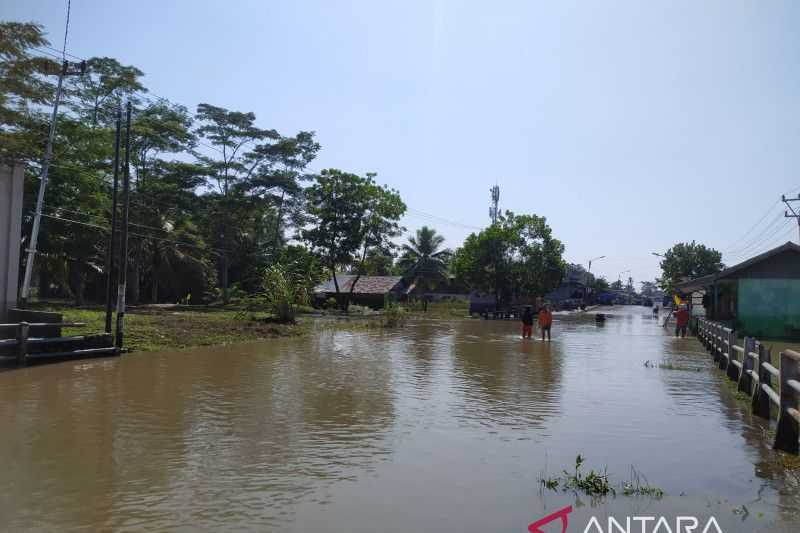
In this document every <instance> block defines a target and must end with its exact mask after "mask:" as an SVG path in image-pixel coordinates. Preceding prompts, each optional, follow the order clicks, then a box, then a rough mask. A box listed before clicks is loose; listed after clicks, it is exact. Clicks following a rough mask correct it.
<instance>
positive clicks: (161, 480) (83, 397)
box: [0, 307, 800, 532]
mask: <svg viewBox="0 0 800 533" xmlns="http://www.w3.org/2000/svg"><path fill="white" fill-rule="evenodd" d="M611 313H613V316H612V317H611V318H610V319H609V320H608V321H607V322H606V323H605V324H604V325H597V324H595V322H594V320H593V316H592V315H591V314H589V315H583V316H558V315H556V320H555V323H554V326H553V340H552V342H551V343H543V342H540V341H538V340H533V341H530V340H528V341H522V340H521V339H520V338H519V337H518V334H519V332H518V327H517V323H516V322H504V321H482V320H460V321H459V320H454V321H415V322H410V323H408V324H407V325H406V327H404V328H402V329H397V330H391V331H377V330H376V331H366V332H356V333H349V332H343V331H320V332H319V334H318V335H313V336H308V337H305V338H297V339H280V340H271V341H265V342H259V343H247V344H240V345H235V346H230V347H224V348H203V349H195V350H186V351H178V352H172V353H164V354H139V355H131V356H126V357H122V358H118V359H113V360H96V361H89V362H78V363H69V364H58V365H50V366H40V367H33V368H27V369H22V370H17V371H11V372H5V373H2V374H0V435H2V437H1V438H0V462H1V464H2V467H3V470H2V474H0V530H4V531H5V530H9V531H17V530H59V531H63V530H68V529H78V528H84V529H85V530H87V531H97V530H115V531H142V530H151V531H197V530H207V531H234V530H236V531H240V530H254V531H278V532H312V531H342V532H351V531H352V532H362V531H363V532H368V531H382V532H395V531H397V532H400V531H402V532H416V531H444V532H450V531H452V532H456V531H458V532H472V531H475V532H494V531H508V532H514V531H517V532H524V531H527V526H528V524H529V523H531V522H533V521H534V520H536V519H538V518H541V517H542V516H544V515H545V514H548V513H549V512H552V511H554V510H557V509H559V508H562V507H564V506H565V505H572V506H573V507H574V509H575V511H574V513H573V515H571V518H570V522H571V523H572V524H574V525H573V526H572V527H571V529H570V531H573V530H575V531H583V529H584V527H585V525H586V523H587V520H588V517H589V516H592V515H595V514H596V515H598V516H605V515H607V514H614V515H622V516H623V517H624V516H625V515H626V514H636V513H638V514H640V515H641V514H642V513H645V514H648V515H655V516H659V515H664V516H667V517H673V518H671V520H673V521H674V516H675V515H676V514H684V515H685V514H694V515H698V516H708V515H709V514H713V515H715V516H716V517H717V519H718V521H719V522H720V524H722V526H723V530H724V531H726V532H728V531H761V530H763V531H774V530H779V529H780V527H783V528H784V529H782V530H786V531H792V530H795V531H796V529H794V528H795V527H796V525H797V524H798V523H800V516H799V515H798V514H797V513H798V503H799V502H800V486H798V481H797V474H796V473H794V472H792V471H787V470H785V469H784V468H783V467H782V463H781V461H782V458H781V455H779V454H778V453H776V452H773V451H772V450H771V449H770V443H771V441H770V439H769V438H765V437H764V431H765V430H766V429H767V426H766V424H764V423H763V422H762V421H761V420H759V419H755V418H753V417H751V416H750V415H749V410H748V409H747V407H746V404H744V403H743V402H741V401H740V400H737V399H736V394H735V391H734V390H733V387H731V386H730V384H729V383H728V382H727V381H726V378H725V376H724V373H722V372H719V371H718V370H716V369H715V367H714V366H713V365H712V363H711V361H710V358H709V356H708V355H707V353H706V352H705V351H704V350H703V349H702V347H701V346H700V344H699V343H697V342H696V341H695V340H694V339H675V338H673V337H671V336H669V335H668V332H666V331H665V330H663V329H662V328H661V327H659V326H658V324H657V323H656V322H655V321H654V320H652V319H651V318H650V317H649V316H648V315H649V309H645V308H637V307H623V308H619V307H617V308H613V310H612V311H611ZM648 362H649V363H648ZM646 363H647V364H646ZM578 454H581V455H582V456H584V457H585V458H586V467H588V468H594V469H600V470H602V469H603V468H604V467H607V469H608V474H609V476H610V479H611V481H612V483H622V482H624V481H627V480H629V479H630V477H631V467H634V468H635V469H636V471H638V472H640V473H641V474H643V475H644V476H646V479H647V481H648V482H649V483H650V484H651V485H654V486H657V487H659V488H661V489H663V490H664V491H665V493H666V495H665V496H664V497H663V498H661V499H652V498H644V497H636V498H634V497H626V496H621V495H617V496H616V497H615V498H607V499H605V500H602V501H597V500H595V501H592V500H591V499H590V498H588V497H586V496H582V495H575V494H574V493H572V492H561V491H549V490H544V489H543V488H542V487H541V484H540V479H541V478H542V477H547V476H549V475H559V474H561V473H562V470H564V469H571V468H572V465H573V464H574V462H575V457H576V455H578ZM742 506H744V508H742ZM776 522H780V523H781V524H782V526H778V525H776ZM673 523H674V522H673ZM702 524H703V522H702V521H701V529H702ZM553 525H555V524H553ZM701 529H698V532H699V531H700V530H701ZM546 531H550V530H549V529H548V530H546ZM552 531H560V528H555V529H552ZM637 531H638V529H637Z"/></svg>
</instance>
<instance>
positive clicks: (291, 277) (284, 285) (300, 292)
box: [261, 263, 308, 322]
mask: <svg viewBox="0 0 800 533" xmlns="http://www.w3.org/2000/svg"><path fill="white" fill-rule="evenodd" d="M261 288H262V289H263V295H262V298H263V301H264V303H265V305H266V307H267V310H268V311H269V312H270V313H272V315H273V316H274V317H275V319H276V320H277V321H278V322H294V321H295V315H296V314H297V307H298V306H300V305H308V290H307V287H306V285H305V284H304V283H303V279H302V278H301V276H298V275H296V274H295V273H294V272H292V271H291V270H290V269H288V268H286V267H285V266H284V265H282V264H280V263H276V264H274V265H272V266H269V267H267V268H266V269H264V275H263V277H262V280H261Z"/></svg>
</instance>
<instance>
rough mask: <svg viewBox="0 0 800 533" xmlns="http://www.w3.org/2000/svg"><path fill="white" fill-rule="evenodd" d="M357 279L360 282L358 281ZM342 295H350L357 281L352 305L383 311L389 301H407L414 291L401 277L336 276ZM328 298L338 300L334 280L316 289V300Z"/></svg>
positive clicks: (351, 300)
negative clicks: (410, 293)
mask: <svg viewBox="0 0 800 533" xmlns="http://www.w3.org/2000/svg"><path fill="white" fill-rule="evenodd" d="M356 278H358V280H357V281H356ZM336 281H338V283H339V291H340V293H349V292H350V288H351V286H352V284H353V282H354V281H355V289H354V290H353V296H352V298H351V299H350V303H351V304H356V305H363V306H366V307H372V308H373V309H381V308H382V307H383V306H384V305H385V303H386V301H387V300H394V301H399V300H403V299H405V298H406V297H407V296H408V294H409V292H410V291H412V290H413V289H414V287H413V285H412V286H408V285H407V284H406V283H405V281H404V280H403V278H402V277H401V276H360V277H358V276H356V275H355V274H336ZM328 298H336V285H335V284H334V282H333V278H331V279H329V280H328V281H326V282H325V283H322V284H320V285H317V286H316V287H315V288H314V299H315V300H316V301H317V302H318V303H321V302H324V301H325V300H327V299H328Z"/></svg>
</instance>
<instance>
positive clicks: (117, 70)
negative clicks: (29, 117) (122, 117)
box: [65, 57, 147, 127]
mask: <svg viewBox="0 0 800 533" xmlns="http://www.w3.org/2000/svg"><path fill="white" fill-rule="evenodd" d="M142 76H144V72H142V71H141V70H139V69H138V68H136V67H133V66H130V65H123V64H121V63H120V62H119V61H117V60H116V59H113V58H110V57H92V58H89V59H88V60H87V61H86V74H84V75H83V76H75V77H72V76H70V77H68V78H67V79H66V83H65V87H66V90H65V92H66V95H67V97H68V101H67V104H68V106H69V107H71V108H72V109H73V111H74V112H75V113H76V114H77V115H78V117H80V118H81V119H82V120H84V121H86V122H87V123H89V124H92V125H93V126H108V127H110V126H111V125H112V124H113V123H114V120H115V117H116V109H117V106H118V105H119V104H120V103H121V102H122V101H123V100H126V101H127V100H129V101H131V102H132V103H133V104H135V105H138V104H139V103H140V102H141V94H142V93H145V92H147V89H146V88H145V86H144V85H143V84H142V82H141V79H140V78H142Z"/></svg>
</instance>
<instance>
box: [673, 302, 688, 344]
mask: <svg viewBox="0 0 800 533" xmlns="http://www.w3.org/2000/svg"><path fill="white" fill-rule="evenodd" d="M689 317H690V314H689V310H688V309H687V308H686V304H681V305H680V306H679V307H678V311H677V312H676V313H675V336H676V337H677V336H678V335H679V334H680V336H681V338H683V337H686V327H687V326H688V325H689Z"/></svg>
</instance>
